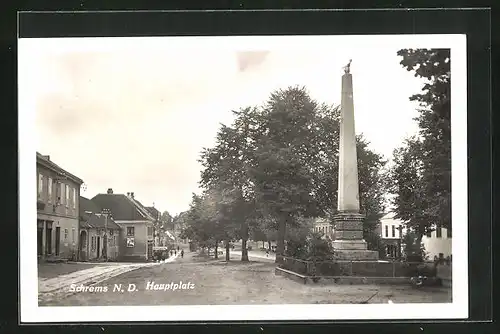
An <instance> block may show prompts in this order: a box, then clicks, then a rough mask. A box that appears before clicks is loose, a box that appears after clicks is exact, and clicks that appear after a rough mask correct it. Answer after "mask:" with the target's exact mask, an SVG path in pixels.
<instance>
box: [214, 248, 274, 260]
mask: <svg viewBox="0 0 500 334" xmlns="http://www.w3.org/2000/svg"><path fill="white" fill-rule="evenodd" d="M225 255H226V250H224V253H223V255H222V256H225ZM229 255H230V256H233V255H235V256H239V257H241V251H239V250H230V251H229ZM219 256H220V255H219ZM248 257H249V258H256V259H265V260H269V261H275V260H276V254H275V253H273V252H269V256H266V252H263V251H248Z"/></svg>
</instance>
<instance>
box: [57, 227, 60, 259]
mask: <svg viewBox="0 0 500 334" xmlns="http://www.w3.org/2000/svg"><path fill="white" fill-rule="evenodd" d="M60 246H61V228H60V227H59V226H57V227H56V256H59V253H60V251H61V247H60Z"/></svg>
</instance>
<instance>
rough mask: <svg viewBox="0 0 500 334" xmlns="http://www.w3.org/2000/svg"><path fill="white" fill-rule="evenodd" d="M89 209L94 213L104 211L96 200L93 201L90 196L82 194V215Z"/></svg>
mask: <svg viewBox="0 0 500 334" xmlns="http://www.w3.org/2000/svg"><path fill="white" fill-rule="evenodd" d="M88 211H90V212H93V213H100V212H102V208H101V207H100V206H99V205H97V203H96V202H93V201H91V200H90V199H88V198H85V197H83V196H80V215H82V214H83V213H85V212H88Z"/></svg>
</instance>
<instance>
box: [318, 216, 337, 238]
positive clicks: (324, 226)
mask: <svg viewBox="0 0 500 334" xmlns="http://www.w3.org/2000/svg"><path fill="white" fill-rule="evenodd" d="M313 231H314V232H316V233H322V234H323V237H324V238H330V240H334V229H333V225H332V224H331V223H330V222H329V221H328V220H327V219H325V218H316V219H315V221H314V226H313Z"/></svg>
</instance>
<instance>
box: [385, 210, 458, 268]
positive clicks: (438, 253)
mask: <svg viewBox="0 0 500 334" xmlns="http://www.w3.org/2000/svg"><path fill="white" fill-rule="evenodd" d="M380 227H381V229H380V236H381V238H382V240H383V241H384V243H385V244H386V251H387V255H388V256H389V257H395V256H396V255H397V251H398V248H399V240H400V238H401V239H403V237H404V235H405V234H406V228H405V227H404V225H403V223H402V222H401V220H399V219H395V218H394V214H393V213H392V212H390V213H388V214H386V215H385V216H383V217H382V219H381V225H380ZM400 227H401V232H402V234H401V235H400ZM422 243H423V245H424V247H425V251H426V252H427V256H428V259H429V260H433V259H434V257H438V258H439V257H443V258H446V257H448V256H451V232H449V231H448V230H447V229H445V228H440V227H438V228H436V231H433V232H431V233H428V234H427V235H424V236H423V237H422Z"/></svg>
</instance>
